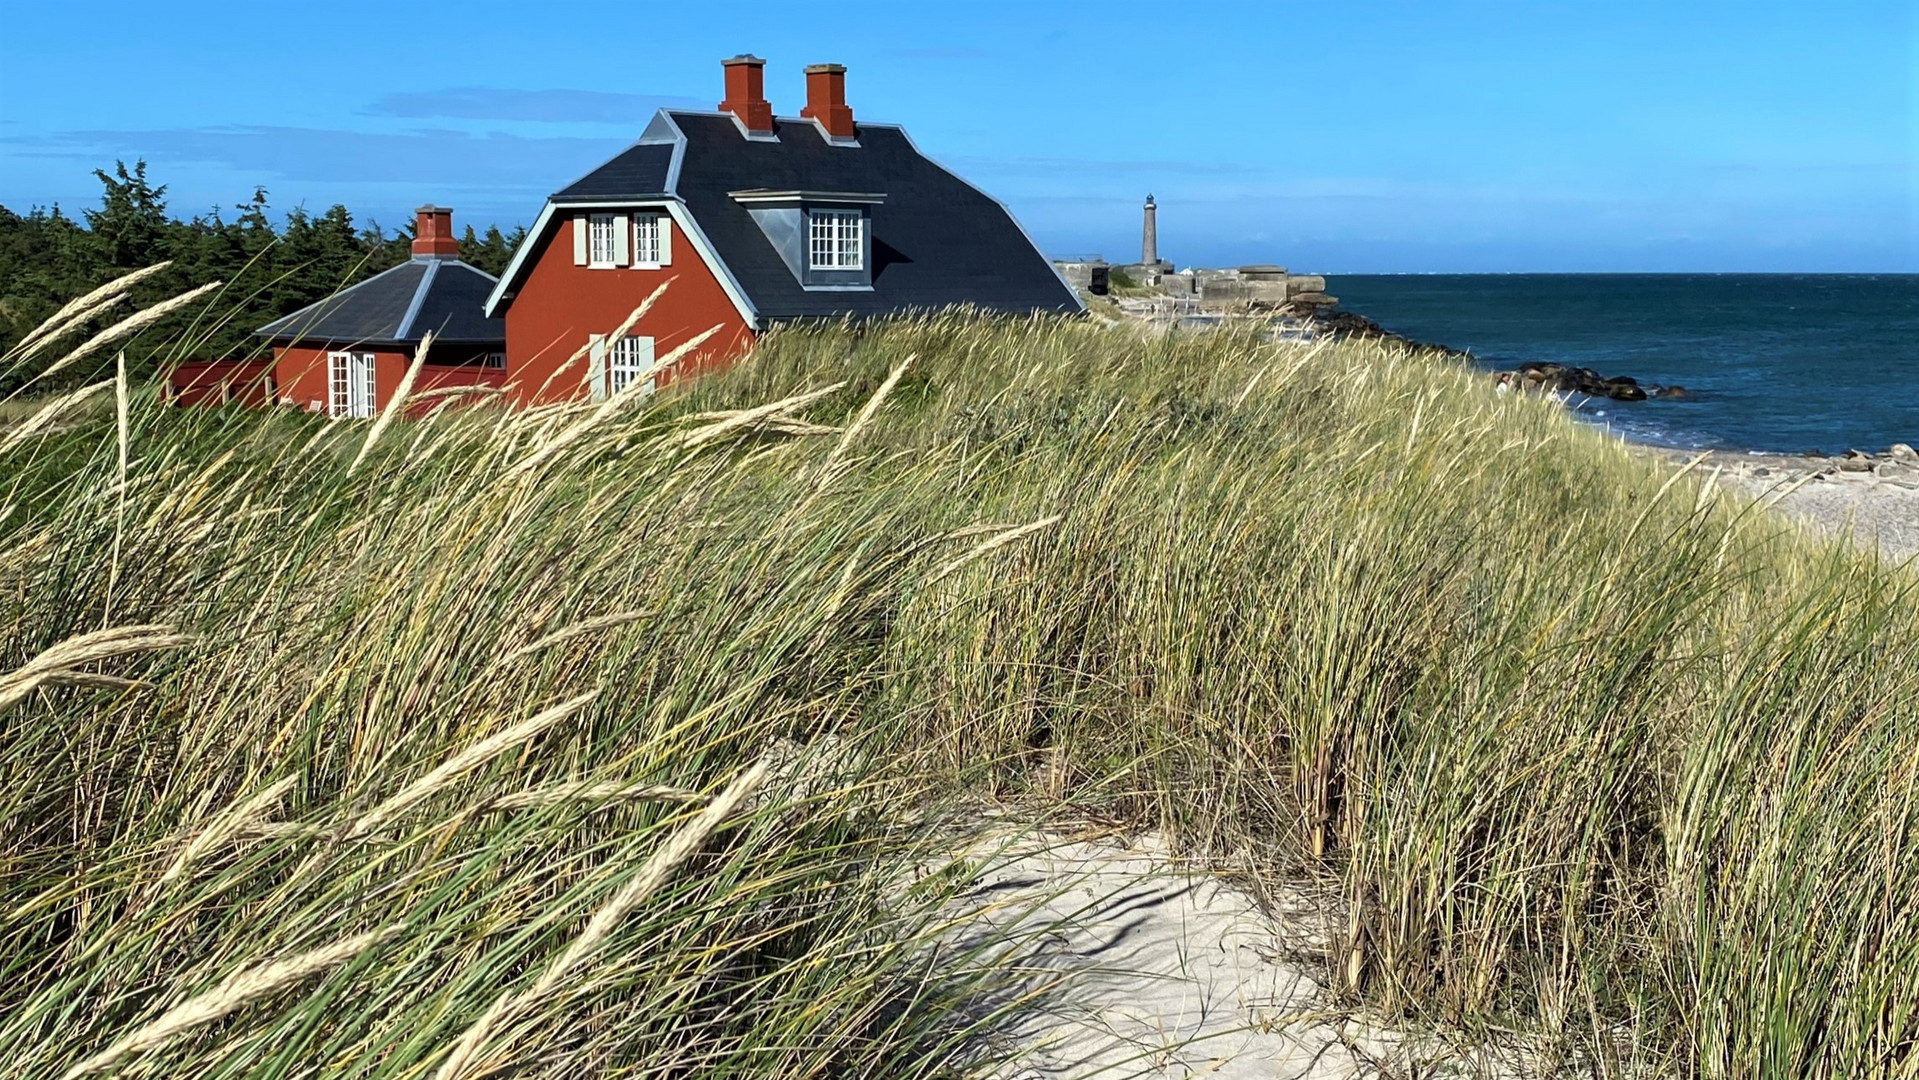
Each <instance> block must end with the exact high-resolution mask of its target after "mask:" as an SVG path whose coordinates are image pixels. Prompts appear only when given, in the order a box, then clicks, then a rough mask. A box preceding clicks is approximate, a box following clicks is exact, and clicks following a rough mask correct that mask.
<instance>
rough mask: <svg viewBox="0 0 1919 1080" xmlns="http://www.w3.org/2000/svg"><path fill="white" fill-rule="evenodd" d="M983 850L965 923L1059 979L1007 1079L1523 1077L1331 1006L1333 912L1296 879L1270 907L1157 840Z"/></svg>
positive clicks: (1042, 977) (1034, 1012)
mask: <svg viewBox="0 0 1919 1080" xmlns="http://www.w3.org/2000/svg"><path fill="white" fill-rule="evenodd" d="M983 861H984V862H985V864H986V867H987V868H986V869H984V870H982V871H981V872H980V874H979V877H978V878H977V880H976V881H975V883H974V887H973V889H972V891H971V892H970V893H969V894H968V897H967V900H966V902H967V904H968V905H969V907H970V910H969V914H968V917H967V919H966V925H967V926H968V927H969V930H970V931H985V932H987V933H1002V934H1005V935H1007V936H1008V937H1010V938H1012V939H1013V940H1014V941H1015V942H1016V944H1013V945H1011V946H1009V947H1007V948H1006V951H1005V952H1004V954H1003V956H1002V964H1003V965H1004V966H1005V967H1006V968H1008V969H1009V970H1014V971H1017V972H1018V973H1019V974H1020V976H1021V978H1022V979H1023V981H1025V982H1026V984H1027V985H1029V986H1037V985H1042V984H1045V983H1047V982H1057V984H1058V987H1059V989H1058V992H1057V993H1056V994H1053V995H1051V996H1050V997H1049V998H1048V999H1047V1000H1045V1001H1043V1003H1042V1004H1040V1005H1039V1006H1037V1007H1035V1008H1032V1009H1029V1010H1027V1011H1026V1012H1024V1013H1023V1014H1021V1015H1020V1016H1019V1017H1018V1019H1017V1020H1016V1021H1015V1023H1014V1024H1013V1025H1012V1026H1011V1027H1010V1028H1008V1029H1006V1030H1005V1031H1004V1032H1003V1033H1002V1034H1001V1036H1000V1038H1001V1039H1003V1040H1004V1042H1003V1045H1004V1046H1006V1047H1009V1048H1011V1047H1019V1048H1022V1049H1021V1050H1020V1053H1019V1055H1018V1057H1017V1058H1016V1060H1015V1063H1014V1064H1013V1065H1012V1066H1011V1067H1010V1068H1009V1069H1008V1070H1006V1071H1005V1072H1004V1074H1003V1075H1004V1076H1005V1077H1006V1078H1007V1080H1065V1078H1075V1080H1077V1078H1082V1077H1092V1076H1099V1077H1116V1078H1117V1077H1151V1078H1173V1077H1178V1078H1185V1077H1198V1076H1207V1077H1218V1078H1221V1080H1237V1078H1244V1080H1253V1078H1260V1080H1274V1078H1294V1080H1334V1078H1346V1077H1381V1076H1433V1075H1463V1076H1481V1075H1485V1076H1507V1075H1523V1074H1522V1073H1519V1072H1516V1071H1513V1070H1511V1069H1509V1068H1507V1067H1504V1066H1497V1065H1494V1064H1493V1063H1492V1061H1491V1057H1490V1056H1489V1055H1488V1054H1486V1053H1484V1052H1482V1051H1474V1052H1470V1053H1467V1052H1462V1051H1460V1050H1458V1049H1456V1048H1453V1047H1449V1046H1447V1045H1446V1044H1445V1043H1444V1042H1443V1041H1442V1040H1440V1039H1438V1038H1436V1037H1432V1036H1429V1035H1428V1036H1416V1035H1413V1034H1410V1033H1408V1032H1405V1031H1395V1030H1393V1029H1391V1028H1389V1027H1387V1026H1385V1025H1380V1024H1372V1023H1368V1022H1366V1021H1365V1020H1364V1019H1363V1018H1361V1017H1360V1016H1358V1015H1356V1014H1355V1013H1354V1012H1352V1011H1350V1010H1349V1009H1348V1008H1345V1007H1342V1006H1340V1005H1338V1004H1337V1003H1335V1002H1334V1001H1333V999H1332V997H1331V995H1329V994H1328V993H1327V992H1326V991H1325V990H1324V988H1323V987H1322V985H1321V980H1322V979H1323V978H1324V977H1325V974H1324V972H1325V969H1324V963H1323V957H1324V949H1325V942H1326V939H1325V937H1324V931H1323V927H1324V926H1325V924H1326V913H1325V912H1324V911H1322V909H1321V907H1320V905H1319V904H1317V903H1315V902H1314V901H1313V900H1312V899H1311V898H1310V897H1309V896H1308V895H1307V894H1306V893H1305V892H1303V891H1301V892H1294V893H1290V894H1282V895H1279V896H1277V897H1275V898H1274V900H1273V904H1272V909H1273V910H1272V911H1271V912H1270V913H1269V911H1268V910H1266V909H1263V908H1262V907H1261V906H1260V905H1259V904H1258V903H1256V902H1255V901H1254V899H1253V897H1252V896H1251V895H1250V894H1249V893H1248V892H1246V891H1244V890H1242V889H1240V888H1238V887H1236V886H1234V885H1232V884H1230V883H1228V882H1225V881H1223V880H1221V879H1219V878H1217V877H1214V876H1211V875H1208V874H1205V873H1201V872H1196V871H1192V870H1188V869H1182V868H1180V867H1178V866H1176V865H1175V864H1174V863H1173V862H1172V861H1171V860H1170V859H1169V858H1168V856H1167V855H1166V853H1165V848H1164V845H1163V844H1161V843H1159V842H1158V841H1157V840H1156V839H1154V838H1153V837H1151V836H1148V837H1145V838H1142V839H1139V840H1136V841H1134V842H1132V843H1130V844H1126V845H1120V844H1117V843H1113V842H1107V841H1095V842H1085V841H1066V840H1048V841H1040V840H1033V839H1030V838H1029V839H1026V840H1022V841H1017V842H1015V846H1014V847H1013V848H1011V849H1010V850H1006V851H1003V852H1000V853H998V854H993V855H987V856H985V857H984V859H983ZM1436 1067H1437V1068H1436Z"/></svg>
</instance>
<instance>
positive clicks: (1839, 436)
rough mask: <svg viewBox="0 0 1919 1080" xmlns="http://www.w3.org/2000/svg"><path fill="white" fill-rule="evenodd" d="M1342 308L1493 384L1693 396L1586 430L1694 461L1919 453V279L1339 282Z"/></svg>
mask: <svg viewBox="0 0 1919 1080" xmlns="http://www.w3.org/2000/svg"><path fill="white" fill-rule="evenodd" d="M1326 288H1327V291H1328V292H1329V293H1331V294H1333V295H1334V296H1337V297H1338V298H1339V303H1340V306H1341V307H1342V308H1344V309H1345V310H1347V311H1351V312H1353V313H1355V314H1359V315H1364V316H1366V317H1367V318H1369V319H1372V320H1374V321H1375V322H1378V323H1379V324H1380V325H1381V326H1384V327H1385V328H1386V329H1388V330H1390V331H1392V332H1394V333H1396V334H1400V335H1403V336H1405V337H1408V338H1412V339H1414V340H1417V341H1425V342H1431V343H1434V344H1439V345H1446V346H1450V347H1452V348H1455V349H1463V350H1466V351H1467V352H1470V353H1471V354H1472V356H1473V360H1474V363H1476V364H1478V365H1480V366H1482V367H1483V368H1484V369H1485V370H1488V371H1494V370H1501V369H1506V368H1513V367H1517V366H1519V365H1520V364H1522V363H1526V362H1529V361H1538V362H1545V363H1556V364H1565V365H1570V366H1577V367H1585V368H1592V369H1593V370H1595V371H1597V372H1599V373H1600V374H1601V375H1605V376H1620V375H1629V376H1631V377H1633V378H1634V379H1637V380H1638V381H1639V382H1640V383H1642V384H1649V383H1658V384H1661V385H1668V386H1671V385H1677V386H1683V387H1685V388H1686V390H1687V391H1688V392H1689V395H1690V396H1688V397H1686V398H1684V399H1654V400H1650V401H1644V402H1619V401H1589V402H1585V403H1583V404H1580V405H1579V406H1578V410H1579V413H1580V415H1581V416H1582V417H1584V418H1586V419H1588V420H1591V421H1593V422H1594V423H1597V424H1601V425H1603V426H1605V427H1607V428H1609V429H1610V430H1613V431H1615V432H1617V433H1618V434H1620V435H1623V436H1625V437H1626V438H1630V439H1633V440H1636V441H1640V442H1647V443H1653V444H1656V445H1661V446H1671V447H1678V448H1685V449H1721V450H1750V451H1757V452H1766V453H1801V452H1809V451H1816V452H1819V453H1828V454H1830V453H1839V452H1842V451H1845V450H1848V449H1859V450H1867V451H1879V450H1884V449H1885V448H1886V447H1887V446H1889V445H1891V444H1893V443H1898V442H1904V443H1916V444H1919V274H1900V273H1885V274H1790V273H1632V274H1620V273H1553V274H1522V273H1476V274H1418V273H1414V274H1341V275H1329V276H1328V277H1327V284H1326Z"/></svg>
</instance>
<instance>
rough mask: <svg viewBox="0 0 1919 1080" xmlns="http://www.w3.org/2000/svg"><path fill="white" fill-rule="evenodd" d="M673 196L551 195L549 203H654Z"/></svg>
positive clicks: (651, 193)
mask: <svg viewBox="0 0 1919 1080" xmlns="http://www.w3.org/2000/svg"><path fill="white" fill-rule="evenodd" d="M672 198H673V196H672V195H669V194H667V193H666V192H664V191H643V192H639V193H637V194H624V195H549V196H547V201H548V202H551V203H553V204H554V205H556V206H584V205H590V204H593V203H625V202H652V201H655V200H662V201H664V200H671V199H672Z"/></svg>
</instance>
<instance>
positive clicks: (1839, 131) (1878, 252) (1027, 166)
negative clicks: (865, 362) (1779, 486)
mask: <svg viewBox="0 0 1919 1080" xmlns="http://www.w3.org/2000/svg"><path fill="white" fill-rule="evenodd" d="M5 21H6V24H7V33H6V35H5V36H4V37H3V38H0V204H4V205H6V206H8V207H10V208H13V209H15V210H24V209H26V208H27V207H28V206H30V205H34V204H41V205H45V204H49V203H53V202H56V201H57V202H59V203H60V204H61V205H62V206H64V207H66V208H68V209H69V210H76V209H78V208H79V207H81V206H84V205H88V204H91V203H92V202H93V200H94V199H95V198H96V197H97V194H98V190H99V189H98V185H97V183H96V182H95V181H94V180H93V178H92V176H91V173H90V170H91V169H92V168H94V167H95V166H98V165H104V164H109V163H111V161H112V160H113V159H115V158H116V157H118V158H126V159H129V160H131V159H133V158H137V157H144V158H146V159H147V160H148V161H149V162H151V167H152V170H153V174H154V175H155V176H156V177H157V178H158V179H159V180H162V181H164V182H166V183H167V184H168V185H169V187H170V190H169V198H170V202H171V204H172V207H173V209H174V210H176V211H177V212H182V213H191V212H194V211H198V210H203V209H207V208H211V207H214V206H221V207H230V206H231V205H233V204H234V203H238V202H240V201H242V200H244V199H245V198H246V197H247V196H248V195H249V194H250V193H251V191H252V189H253V186H254V185H256V184H258V185H261V186H264V187H266V188H267V189H268V191H269V193H270V198H271V200H272V202H273V204H274V205H275V206H276V207H277V208H280V209H282V210H284V209H286V208H288V207H291V206H294V205H305V206H306V207H308V208H309V209H315V210H318V209H323V208H325V207H326V206H328V205H330V204H332V203H335V202H343V203H345V204H346V205H347V206H348V207H349V208H351V209H352V210H353V211H354V212H355V213H356V215H357V216H358V217H360V218H361V219H363V220H364V219H366V218H369V217H370V218H373V219H375V220H377V221H379V222H381V223H382V224H385V225H388V226H389V227H390V226H392V225H395V224H398V223H400V222H403V221H405V220H407V219H408V218H409V216H410V215H409V210H410V208H411V207H413V206H415V205H417V204H418V203H421V202H424V201H429V200H430V201H436V202H440V203H443V204H450V205H452V206H454V207H455V208H456V211H457V217H458V220H459V221H461V222H470V223H475V224H485V223H487V222H491V221H497V222H499V223H501V224H502V225H510V224H512V223H514V222H530V221H531V220H532V219H533V217H534V215H535V214H537V213H538V211H539V208H540V204H541V200H542V199H543V198H544V196H545V195H546V193H547V192H549V191H551V190H553V189H554V188H557V187H559V186H561V185H563V184H564V183H566V182H567V181H569V180H571V179H573V178H574V177H575V176H577V175H578V174H580V173H582V172H584V171H586V170H587V169H589V168H591V167H592V166H593V165H595V164H597V163H598V162H600V161H601V160H603V159H605V158H607V157H609V156H611V155H612V154H613V153H615V152H616V151H618V150H619V149H620V148H621V147H622V146H624V145H625V144H626V143H627V142H629V141H631V139H632V138H634V137H635V136H637V135H638V133H639V131H640V128H641V127H642V126H643V125H644V123H645V120H646V117H647V116H648V115H649V114H650V113H651V111H652V110H653V109H654V108H656V107H658V106H660V105H672V106H679V107H694V108H711V107H712V106H713V104H714V103H715V102H717V101H718V100H719V97H720V67H719V60H720V58H721V57H724V56H730V55H732V54H734V53H737V52H743V51H750V52H754V53H757V54H758V55H760V56H764V57H766V58H767V60H768V67H767V84H768V86H767V89H768V97H769V98H771V99H772V101H773V105H774V108H775V109H776V111H778V112H780V113H781V114H790V113H794V112H797V111H798V109H799V106H800V105H801V104H802V101H803V96H804V95H803V90H802V86H803V80H802V76H801V73H800V69H801V67H802V66H803V65H805V64H808V63H817V62H825V61H834V62H839V63H843V64H846V65H847V66H848V68H849V72H848V76H847V87H848V98H849V102H850V104H851V105H852V106H853V108H854V112H855V115H856V116H859V117H865V118H870V119H875V120H886V121H892V122H899V123H903V124H905V125H906V126H907V128H908V130H910V131H911V132H912V133H913V136H914V138H915V140H916V141H917V142H918V143H919V144H920V146H921V147H922V148H924V149H925V150H926V151H927V152H928V153H930V154H932V155H933V156H934V157H936V158H938V159H940V160H941V161H942V162H944V163H945V164H947V165H948V166H949V167H952V168H953V169H955V170H956V171H958V172H960V173H961V174H962V175H965V176H967V177H968V178H969V179H972V180H974V181H975V182H976V183H978V184H980V185H981V186H983V187H985V188H986V189H987V190H988V191H990V192H992V193H993V194H995V195H996V196H998V197H999V198H1001V199H1003V200H1004V201H1006V202H1007V203H1008V204H1009V205H1010V206H1011V207H1012V208H1013V210H1014V212H1015V213H1016V214H1017V215H1018V216H1019V217H1020V218H1021V220H1022V221H1023V222H1024V223H1025V224H1026V225H1027V226H1028V228H1029V230H1030V231H1031V232H1032V233H1033V234H1034V235H1035V237H1036V238H1037V239H1038V240H1039V242H1040V245H1041V246H1042V247H1043V248H1045V249H1047V250H1048V251H1049V252H1051V253H1054V254H1065V253H1080V252H1086V253H1093V252H1097V253H1102V254H1104V255H1106V256H1107V257H1108V258H1114V259H1123V258H1136V257H1137V251H1138V242H1139V241H1138V222H1139V214H1138V206H1139V203H1140V201H1141V199H1142V197H1143V196H1144V195H1145V194H1146V193H1147V192H1148V191H1151V192H1153V193H1154V194H1155V195H1157V196H1158V199H1159V202H1160V206H1161V210H1160V236H1161V243H1160V247H1161V253H1162V254H1163V255H1164V256H1166V257H1167V258H1170V259H1172V260H1174V261H1176V262H1178V263H1181V264H1199V265H1231V264H1238V263H1246V262H1278V263H1283V264H1285V265H1288V266H1290V267H1293V268H1294V269H1296V270H1311V271H1321V272H1328V273H1353V272H1375V271H1380V272H1397V271H1413V272H1419V271H1439V272H1445V271H1550V270H1565V271H1585V270H1601V271H1631V270H1651V271H1661V270H1766V271H1854V270H1856V271H1919V3H1914V2H1912V0H1906V2H1891V3H1879V2H1866V0H1822V2H1820V3H1816V4H1813V3H1804V2H1797V3H1773V2H1762V0H1747V2H1720V0H1664V2H1659V3H1649V2H1639V0H1581V2H1576V3H1575V2H1569V0H1568V2H1560V0H1504V2H1463V0H1409V2H1396V3H1393V2H1369V0H1318V2H1314V3H1292V2H1284V0H1281V2H1265V3H1226V2H1208V0H1192V2H1190V3H1188V4H1186V5H1184V6H1183V7H1182V6H1178V5H1176V4H1174V3H1171V2H1162V3H1153V4H1133V3H1127V2H1120V0H1114V2H1108V3H1098V4H1092V3H1047V2H1042V0H1026V2H1023V3H1018V2H1014V3H1000V2H974V0H964V2H962V0H952V2H947V3H920V2H901V0H892V2H887V3H859V2H850V0H840V2H835V3H824V4H811V5H802V4H794V3H767V2H756V0H728V2H726V3H704V4H662V3H635V2H632V0H625V2H618V3H611V2H609V3H571V4H552V5H537V4H527V3H524V2H520V3H513V4H506V3H493V2H471V3H463V4H457V5H455V4H423V3H415V2H411V0H384V2H381V3H363V2H360V0H333V2H329V3H325V4H310V3H271V2H269V3H258V2H255V3H248V4H237V3H201V2H192V0H186V2H176V3H172V4H169V5H166V6H164V8H155V7H153V6H152V5H151V4H141V5H138V6H135V5H133V4H128V3H121V2H119V0H94V2H92V3H89V4H86V5H84V6H74V5H52V4H45V3H34V4H28V5H16V6H15V7H14V8H12V9H11V10H10V11H9V12H8V15H7V17H6V20H5Z"/></svg>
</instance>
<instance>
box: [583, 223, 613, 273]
mask: <svg viewBox="0 0 1919 1080" xmlns="http://www.w3.org/2000/svg"><path fill="white" fill-rule="evenodd" d="M619 243H620V234H619V227H618V224H617V223H616V222H615V221H614V220H613V215H612V214H591V215H589V216H588V217H587V219H586V263H587V265H588V266H616V265H618V260H619Z"/></svg>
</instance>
